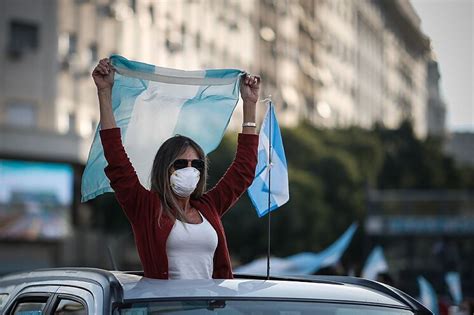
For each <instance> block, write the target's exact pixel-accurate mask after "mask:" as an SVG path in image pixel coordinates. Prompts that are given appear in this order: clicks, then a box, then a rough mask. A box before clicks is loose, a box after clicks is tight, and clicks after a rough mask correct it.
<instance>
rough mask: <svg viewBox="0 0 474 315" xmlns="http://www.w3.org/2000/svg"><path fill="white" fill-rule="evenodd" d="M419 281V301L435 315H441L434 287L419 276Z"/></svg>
mask: <svg viewBox="0 0 474 315" xmlns="http://www.w3.org/2000/svg"><path fill="white" fill-rule="evenodd" d="M417 281H418V287H419V290H420V296H419V298H418V301H420V303H421V304H423V305H424V306H425V307H426V308H427V309H429V310H430V311H431V312H433V314H434V315H439V308H438V297H437V296H436V292H435V290H434V289H433V286H432V285H431V283H429V282H428V280H426V279H425V277H423V276H419V277H418V278H417Z"/></svg>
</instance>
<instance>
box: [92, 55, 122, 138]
mask: <svg viewBox="0 0 474 315" xmlns="http://www.w3.org/2000/svg"><path fill="white" fill-rule="evenodd" d="M114 74H115V70H114V68H113V66H112V65H111V64H110V61H109V59H108V58H104V59H102V60H100V61H99V64H97V66H96V67H95V68H94V71H92V78H93V79H94V83H95V85H96V87H97V94H98V97H99V107H100V126H101V129H111V128H116V127H117V124H116V123H115V117H114V114H113V111H112V87H113V85H114Z"/></svg>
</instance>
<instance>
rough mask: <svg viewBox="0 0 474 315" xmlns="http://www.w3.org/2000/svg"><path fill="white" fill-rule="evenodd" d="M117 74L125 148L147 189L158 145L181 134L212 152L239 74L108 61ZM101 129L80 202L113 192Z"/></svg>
mask: <svg viewBox="0 0 474 315" xmlns="http://www.w3.org/2000/svg"><path fill="white" fill-rule="evenodd" d="M110 61H111V63H112V65H113V66H114V67H115V69H116V70H117V71H116V73H115V79H114V86H113V90H112V108H113V112H114V116H115V120H116V122H117V127H120V129H121V132H122V142H123V144H124V147H125V150H126V152H127V154H128V156H129V158H130V160H131V162H132V164H133V166H134V168H135V170H136V172H137V175H138V178H139V180H140V182H141V184H142V185H143V186H144V187H146V188H149V187H150V179H149V175H150V172H151V168H152V164H153V159H154V158H155V155H156V152H157V151H158V148H159V147H160V145H161V144H162V143H163V142H164V141H165V140H166V139H168V138H170V137H172V136H174V135H176V134H180V135H183V136H187V137H190V138H192V139H193V140H194V141H196V142H197V143H198V144H199V145H200V146H201V147H202V148H203V150H204V151H205V153H206V154H207V153H209V152H211V151H212V150H214V149H215V148H216V147H217V146H218V145H219V143H220V141H221V139H222V136H223V135H224V131H225V129H226V128H227V125H228V123H229V120H230V118H231V116H232V112H233V111H234V108H235V106H236V105H237V102H238V100H239V88H240V76H241V75H242V74H243V72H242V71H240V70H234V69H221V70H217V69H216V70H202V71H183V70H175V69H168V68H161V67H157V66H153V65H149V64H145V63H140V62H135V61H130V60H127V59H125V58H124V57H121V56H118V55H113V56H111V57H110ZM99 128H100V127H97V130H96V132H95V136H94V140H93V143H92V147H91V150H90V152H89V158H88V161H87V164H86V168H85V170H84V174H83V177H82V187H81V190H82V191H81V192H82V202H85V201H87V200H90V199H92V198H95V197H96V196H98V195H100V194H103V193H105V192H112V191H113V190H112V188H111V187H110V184H109V180H108V178H107V177H106V176H105V173H104V168H105V167H106V166H107V162H106V160H105V157H104V153H103V150H102V144H101V142H100V137H99Z"/></svg>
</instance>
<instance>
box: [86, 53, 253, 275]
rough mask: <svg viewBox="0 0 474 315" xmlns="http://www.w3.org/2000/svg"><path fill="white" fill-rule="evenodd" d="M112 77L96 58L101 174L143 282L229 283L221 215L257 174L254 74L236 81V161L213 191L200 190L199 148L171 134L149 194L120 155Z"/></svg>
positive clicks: (203, 170) (203, 168) (203, 163)
mask: <svg viewBox="0 0 474 315" xmlns="http://www.w3.org/2000/svg"><path fill="white" fill-rule="evenodd" d="M114 72H115V71H114V68H113V66H112V65H111V64H110V61H109V60H108V59H102V60H100V62H99V63H98V65H97V66H96V67H95V68H94V70H93V72H92V77H93V79H94V82H95V85H96V87H97V93H98V99H99V107H100V129H101V130H100V137H101V141H102V146H103V149H104V155H105V158H106V160H107V163H108V165H107V167H106V168H105V174H106V175H107V177H108V178H109V180H110V184H111V187H112V188H113V189H114V191H115V196H116V198H117V200H118V201H119V203H120V205H121V207H122V208H123V210H124V212H125V214H126V216H127V218H128V220H129V221H130V223H131V226H132V229H133V233H134V237H135V244H136V246H137V250H138V254H139V256H140V260H141V263H142V265H143V269H144V274H145V277H149V278H157V279H210V278H221V279H222V278H224V279H225V278H232V277H233V274H232V268H231V262H230V255H229V251H228V247H227V242H226V238H225V233H224V228H223V225H222V222H221V218H222V216H223V215H224V214H225V213H226V211H227V210H229V208H231V207H232V205H233V204H234V203H235V202H236V201H237V200H238V199H239V197H240V196H241V195H242V194H243V193H244V192H245V191H246V190H247V188H248V187H249V186H250V184H251V183H252V181H253V179H254V176H255V167H256V164H257V147H258V135H257V134H256V123H255V119H256V104H257V101H258V95H259V88H260V77H258V76H251V75H248V74H246V75H244V76H243V77H242V80H241V85H240V93H241V97H242V100H243V117H244V120H243V124H242V132H241V133H240V134H239V135H238V144H237V152H236V156H235V159H234V161H233V162H232V164H231V165H230V167H229V168H228V170H227V171H226V173H225V174H224V176H223V177H222V178H221V179H220V181H219V182H218V183H217V184H216V186H215V187H213V188H212V189H210V190H208V191H206V177H207V168H208V163H207V158H206V156H205V154H204V151H203V150H202V148H201V147H200V146H199V145H198V144H197V143H196V142H194V141H193V140H192V139H190V138H187V137H184V136H179V135H177V136H175V137H172V138H170V139H168V140H167V141H165V142H164V143H163V144H162V145H161V147H160V148H159V149H158V152H157V153H156V156H155V159H154V162H153V167H152V171H151V189H150V190H147V189H145V188H144V187H143V186H142V185H141V184H140V182H139V180H138V177H137V174H136V172H135V170H134V168H133V166H132V164H131V162H130V160H129V158H128V156H127V153H126V152H125V149H124V147H123V144H122V140H121V133H120V128H117V125H116V122H115V118H114V115H113V111H112V102H111V98H112V87H113V83H114ZM202 128H205V126H202Z"/></svg>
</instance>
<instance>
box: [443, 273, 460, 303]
mask: <svg viewBox="0 0 474 315" xmlns="http://www.w3.org/2000/svg"><path fill="white" fill-rule="evenodd" d="M444 280H445V281H446V284H447V285H448V289H449V293H451V297H452V298H453V301H454V303H456V305H460V304H461V302H462V286H461V277H460V275H459V272H455V271H451V272H448V273H447V274H446V275H445V276H444Z"/></svg>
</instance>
